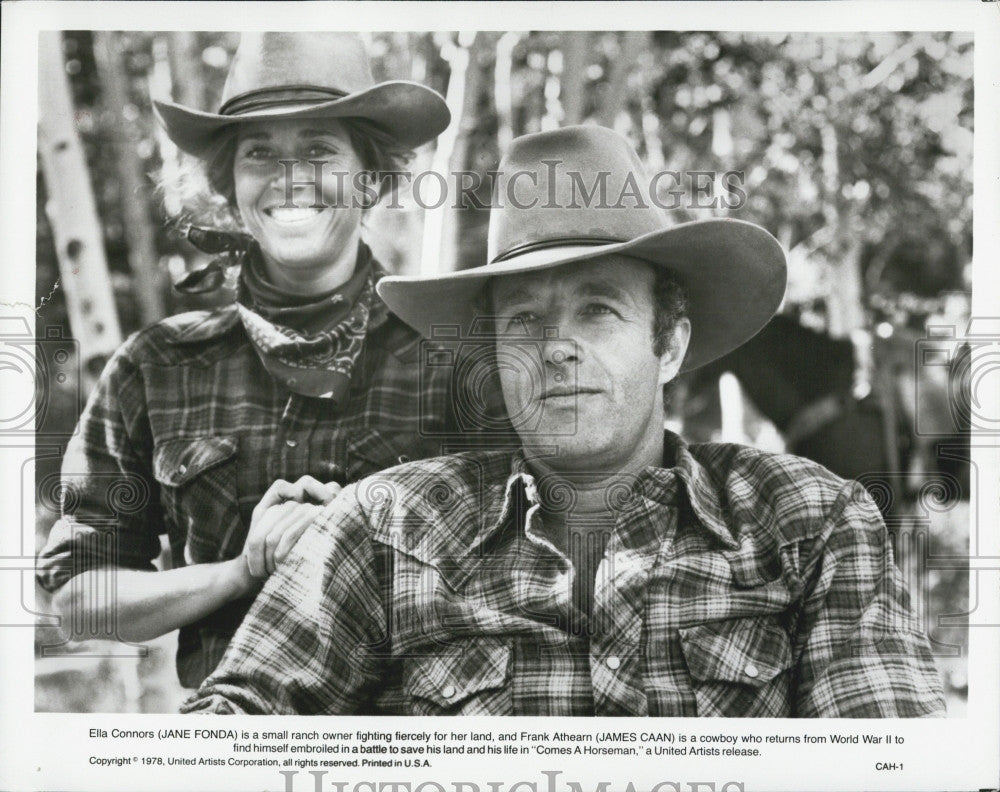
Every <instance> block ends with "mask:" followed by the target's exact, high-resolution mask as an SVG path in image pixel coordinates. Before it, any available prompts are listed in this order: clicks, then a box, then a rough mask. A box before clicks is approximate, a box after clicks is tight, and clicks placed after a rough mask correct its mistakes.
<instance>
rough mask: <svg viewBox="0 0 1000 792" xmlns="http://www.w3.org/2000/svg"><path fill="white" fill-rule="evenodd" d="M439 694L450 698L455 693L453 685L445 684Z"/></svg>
mask: <svg viewBox="0 0 1000 792" xmlns="http://www.w3.org/2000/svg"><path fill="white" fill-rule="evenodd" d="M441 695H442V696H444V697H445V698H451V697H452V696H454V695H455V686H454V685H445V688H444V690H442V691H441Z"/></svg>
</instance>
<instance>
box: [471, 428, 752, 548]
mask: <svg viewBox="0 0 1000 792" xmlns="http://www.w3.org/2000/svg"><path fill="white" fill-rule="evenodd" d="M663 446H664V449H663V456H664V464H663V466H660V467H655V466H651V467H648V468H645V469H644V470H643V471H642V473H641V474H640V475H639V476H638V477H637V478H636V479H635V480H634V481H633V482H632V487H633V489H632V492H633V493H636V494H640V495H641V496H642V497H643V498H645V499H648V500H650V501H652V502H654V503H657V504H660V505H670V504H672V503H673V502H674V500H675V493H676V481H678V480H679V481H681V482H682V484H683V486H684V492H685V494H686V495H687V500H688V502H689V503H690V504H691V510H692V511H693V512H694V515H695V517H696V518H697V519H698V522H699V523H700V524H701V525H702V526H703V527H704V528H705V530H707V531H708V532H709V533H711V534H712V535H713V536H714V537H715V538H716V539H718V540H719V541H720V542H722V544H724V545H725V546H726V547H729V548H731V549H735V548H737V547H739V542H737V541H736V539H735V537H734V536H733V533H732V530H731V529H730V527H729V526H728V524H727V522H726V509H725V507H724V505H723V504H724V503H725V500H724V498H723V492H722V488H721V486H720V485H719V484H718V483H717V482H716V480H715V479H714V478H713V477H712V475H711V473H710V471H709V470H708V469H707V468H706V467H705V466H704V465H703V464H701V463H700V462H699V461H698V460H697V459H695V457H694V456H693V455H692V453H691V450H690V448H689V447H688V444H687V443H686V442H684V440H683V439H682V438H681V437H680V436H679V435H676V434H674V433H673V432H670V431H664V436H663ZM671 462H672V463H673V465H672V467H667V465H669V464H670V463H671ZM518 490H520V491H521V492H523V498H522V497H520V493H519V492H518ZM502 492H503V496H502V501H501V502H500V503H499V504H498V505H497V507H496V508H493V509H491V510H490V511H491V512H492V514H495V515H496V516H495V517H494V518H492V519H491V520H490V521H489V522H486V523H485V524H484V528H485V530H484V531H483V533H482V534H481V535H480V539H479V541H477V542H476V545H477V546H478V545H479V544H480V543H481V542H482V541H485V540H486V539H487V538H489V537H490V536H492V535H493V534H495V533H496V532H497V531H498V530H500V529H501V528H502V526H503V525H504V524H505V523H507V521H508V520H510V519H511V518H512V517H514V516H515V515H514V511H515V505H516V504H518V503H524V504H526V505H527V507H528V508H530V507H531V506H533V505H535V504H537V503H538V484H537V482H536V479H535V477H534V476H533V475H532V473H531V472H530V471H529V469H528V465H527V462H526V460H525V457H524V452H523V451H522V450H518V451H517V452H516V453H515V454H514V455H513V457H512V458H511V462H510V473H509V475H508V477H507V481H506V484H505V485H504V487H503V490H502ZM622 497H623V498H627V497H629V493H627V492H625V491H623V495H622ZM517 516H518V519H521V520H523V518H524V514H523V513H522V514H520V515H517ZM519 527H522V528H523V526H519Z"/></svg>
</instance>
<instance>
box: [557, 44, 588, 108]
mask: <svg viewBox="0 0 1000 792" xmlns="http://www.w3.org/2000/svg"><path fill="white" fill-rule="evenodd" d="M589 42H590V34H589V33H587V32H585V31H570V32H567V33H563V34H562V38H561V41H560V46H561V48H562V53H563V70H562V96H561V97H560V98H561V100H562V108H563V124H564V125H566V126H570V125H572V124H579V123H580V122H581V121H583V115H584V90H583V89H584V79H585V77H586V71H587V48H588V44H589Z"/></svg>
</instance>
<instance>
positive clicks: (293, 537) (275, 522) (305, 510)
mask: <svg viewBox="0 0 1000 792" xmlns="http://www.w3.org/2000/svg"><path fill="white" fill-rule="evenodd" d="M340 490H341V487H340V485H339V484H336V483H334V482H330V483H329V484H323V483H321V482H320V481H318V480H316V479H314V478H313V477H312V476H303V477H302V478H300V479H299V480H298V481H296V482H295V483H294V484H293V483H291V482H288V481H284V480H283V479H278V480H277V481H276V482H274V484H272V485H271V486H270V487H268V490H267V492H265V493H264V497H262V498H261V499H260V503H258V504H257V506H256V507H255V508H254V510H253V516H252V517H251V520H250V531H249V533H248V534H247V540H246V543H245V544H244V545H243V556H244V557H245V558H246V564H247V568H248V569H249V571H250V574H251V575H253V577H255V578H258V579H260V578H266V577H267V576H268V575H270V574H271V573H272V572H274V570H275V569H277V568H278V564H280V563H281V562H282V561H284V560H285V558H286V557H287V556H288V553H289V552H290V551H291V549H292V547H294V546H295V543H296V542H297V541H298V539H299V537H300V536H301V535H302V532H303V531H305V529H306V527H307V526H308V525H309V523H311V522H312V521H313V520H315V519H316V517H317V516H318V515H319V513H320V512H321V511H322V510H323V507H324V506H326V505H327V504H328V503H330V502H331V501H332V500H333V499H334V498H335V497H337V495H338V493H339V492H340Z"/></svg>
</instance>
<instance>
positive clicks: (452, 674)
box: [403, 639, 512, 715]
mask: <svg viewBox="0 0 1000 792" xmlns="http://www.w3.org/2000/svg"><path fill="white" fill-rule="evenodd" d="M428 652H429V653H428V655H427V656H425V657H415V658H412V659H410V660H407V661H405V662H404V672H403V685H404V688H405V689H406V692H407V693H408V695H409V697H410V701H411V707H412V714H414V715H509V714H510V713H511V711H512V697H511V689H510V683H509V675H510V668H509V667H510V655H511V649H510V645H509V644H507V643H504V642H502V641H499V640H493V639H484V640H478V641H462V642H458V643H454V644H448V645H445V646H440V647H435V648H433V649H429V650H428Z"/></svg>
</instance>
